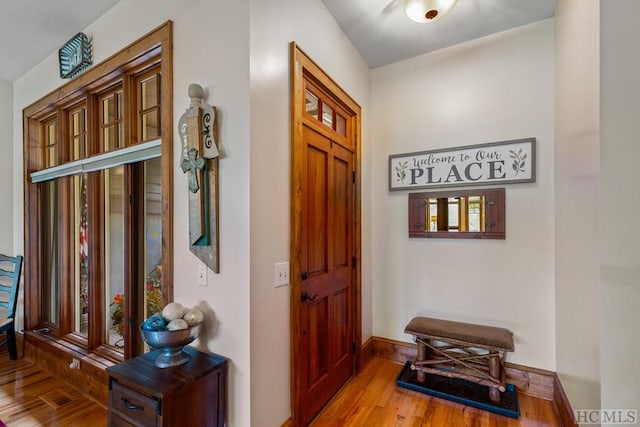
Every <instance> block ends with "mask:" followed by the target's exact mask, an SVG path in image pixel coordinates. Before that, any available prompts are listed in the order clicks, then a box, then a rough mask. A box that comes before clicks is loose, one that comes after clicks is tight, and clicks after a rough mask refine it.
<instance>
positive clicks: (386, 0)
mask: <svg viewBox="0 0 640 427" xmlns="http://www.w3.org/2000/svg"><path fill="white" fill-rule="evenodd" d="M322 2H323V3H324V5H325V6H326V8H327V9H328V10H329V12H330V13H331V14H332V15H333V16H334V17H335V19H336V21H338V24H340V27H342V30H343V31H344V32H345V33H346V34H347V37H349V39H350V40H351V42H352V43H353V45H354V46H355V47H356V49H358V51H359V52H360V54H361V55H362V56H363V57H364V59H365V61H367V63H368V64H369V66H370V67H371V68H375V67H379V66H381V65H386V64H390V63H393V62H396V61H400V60H403V59H407V58H411V57H414V56H417V55H421V54H423V53H427V52H431V51H434V50H437V49H442V48H443V47H447V46H451V45H454V44H457V43H462V42H465V41H468V40H472V39H475V38H478V37H482V36H486V35H488V34H492V33H496V32H499V31H504V30H508V29H509V28H514V27H518V26H521V25H525V24H528V23H531V22H535V21H539V20H541V19H545V18H549V17H551V16H553V15H554V13H555V10H556V4H557V3H558V1H557V0H458V2H457V4H456V5H455V6H454V8H453V10H451V12H449V14H448V15H445V16H444V17H442V18H441V19H440V20H438V21H437V22H433V23H428V24H417V23H415V22H413V21H411V20H410V19H409V18H407V16H406V15H405V14H404V10H403V7H402V0H322Z"/></svg>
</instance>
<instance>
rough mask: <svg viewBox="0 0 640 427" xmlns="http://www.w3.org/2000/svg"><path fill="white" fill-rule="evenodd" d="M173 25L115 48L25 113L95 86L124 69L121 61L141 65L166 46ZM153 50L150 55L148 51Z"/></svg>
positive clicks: (43, 107) (162, 26) (132, 65)
mask: <svg viewBox="0 0 640 427" xmlns="http://www.w3.org/2000/svg"><path fill="white" fill-rule="evenodd" d="M172 27H173V23H172V22H171V21H167V22H165V23H164V24H162V25H160V26H159V27H157V28H156V29H154V30H152V31H150V32H149V33H147V34H145V35H143V36H142V37H140V38H139V39H138V40H136V41H134V42H133V43H131V44H130V45H129V46H127V47H126V48H125V49H122V50H120V51H118V52H116V53H115V54H113V55H111V56H110V57H109V58H107V59H105V60H104V61H102V62H101V63H99V64H96V65H94V66H93V67H91V68H90V69H88V70H87V71H86V72H84V73H83V74H81V75H79V76H78V77H76V78H75V79H73V80H71V81H70V82H68V83H67V84H65V85H63V86H61V87H59V88H57V89H55V90H53V91H52V92H50V93H49V94H47V95H45V96H44V97H42V98H41V99H39V100H38V101H36V102H34V103H33V104H31V105H29V106H28V107H26V108H25V109H24V110H23V113H24V115H26V116H33V115H35V114H37V113H38V112H40V111H43V110H45V109H46V108H47V107H48V106H50V105H53V104H56V103H58V102H59V101H61V100H63V99H65V98H67V97H70V96H73V95H76V94H77V93H78V92H81V91H83V90H85V89H86V88H87V87H90V86H91V87H93V86H94V85H96V84H97V83H98V82H102V81H103V79H104V78H109V76H111V75H113V73H114V72H116V73H122V72H123V70H122V64H125V63H127V64H128V67H134V66H138V65H139V64H140V62H144V61H145V60H146V59H148V57H149V56H154V54H157V52H154V49H157V48H159V47H160V46H161V45H162V47H163V48H164V47H165V46H166V45H164V44H163V43H164V42H166V41H167V39H168V38H169V39H170V37H171V34H172ZM166 47H169V46H166ZM163 51H164V49H163ZM150 53H151V55H149V54H150ZM163 59H164V58H163Z"/></svg>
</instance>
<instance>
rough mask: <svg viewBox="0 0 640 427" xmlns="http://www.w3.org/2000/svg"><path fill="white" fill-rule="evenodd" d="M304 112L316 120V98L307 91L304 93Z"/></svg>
mask: <svg viewBox="0 0 640 427" xmlns="http://www.w3.org/2000/svg"><path fill="white" fill-rule="evenodd" d="M305 97H306V99H305V111H306V112H307V113H309V114H311V115H312V116H313V117H315V118H316V119H317V118H318V97H317V96H315V95H314V94H313V93H311V92H309V90H307V91H305Z"/></svg>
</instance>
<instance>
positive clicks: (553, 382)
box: [365, 337, 577, 427]
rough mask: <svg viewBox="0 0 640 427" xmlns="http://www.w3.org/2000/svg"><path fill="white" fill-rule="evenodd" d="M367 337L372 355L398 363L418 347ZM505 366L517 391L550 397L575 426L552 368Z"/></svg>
mask: <svg viewBox="0 0 640 427" xmlns="http://www.w3.org/2000/svg"><path fill="white" fill-rule="evenodd" d="M369 341H372V346H371V347H372V348H373V356H374V357H380V358H382V359H386V360H390V361H392V362H396V363H400V364H404V363H405V362H406V361H407V360H412V359H415V357H416V353H417V350H416V345H415V344H414V343H408V342H404V341H397V340H392V339H389V338H382V337H371V339H370V340H369ZM369 341H367V343H368V342H369ZM365 345H366V344H365ZM505 370H506V375H507V382H509V383H511V384H513V385H515V386H516V388H517V389H518V391H519V392H521V393H526V394H529V395H531V396H535V397H539V398H541V399H545V400H550V401H552V402H553V403H554V404H555V406H556V409H557V411H558V414H559V416H560V419H561V421H562V422H563V425H565V426H568V427H569V426H571V427H573V426H577V424H576V422H575V419H574V417H573V410H572V409H571V405H570V403H569V399H567V396H566V394H565V393H564V389H563V388H562V384H561V382H560V379H559V378H558V375H557V374H556V373H555V372H552V371H547V370H544V369H537V368H531V367H529V366H523V365H517V364H515V363H508V362H507V363H506V364H505Z"/></svg>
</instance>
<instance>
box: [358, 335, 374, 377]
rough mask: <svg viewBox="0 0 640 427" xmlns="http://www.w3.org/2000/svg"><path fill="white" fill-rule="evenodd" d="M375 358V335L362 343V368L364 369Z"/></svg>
mask: <svg viewBox="0 0 640 427" xmlns="http://www.w3.org/2000/svg"><path fill="white" fill-rule="evenodd" d="M371 359H373V337H369V339H368V340H367V341H366V342H365V343H364V344H362V349H361V350H360V369H363V368H364V367H365V366H367V363H369V362H370V361H371Z"/></svg>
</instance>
